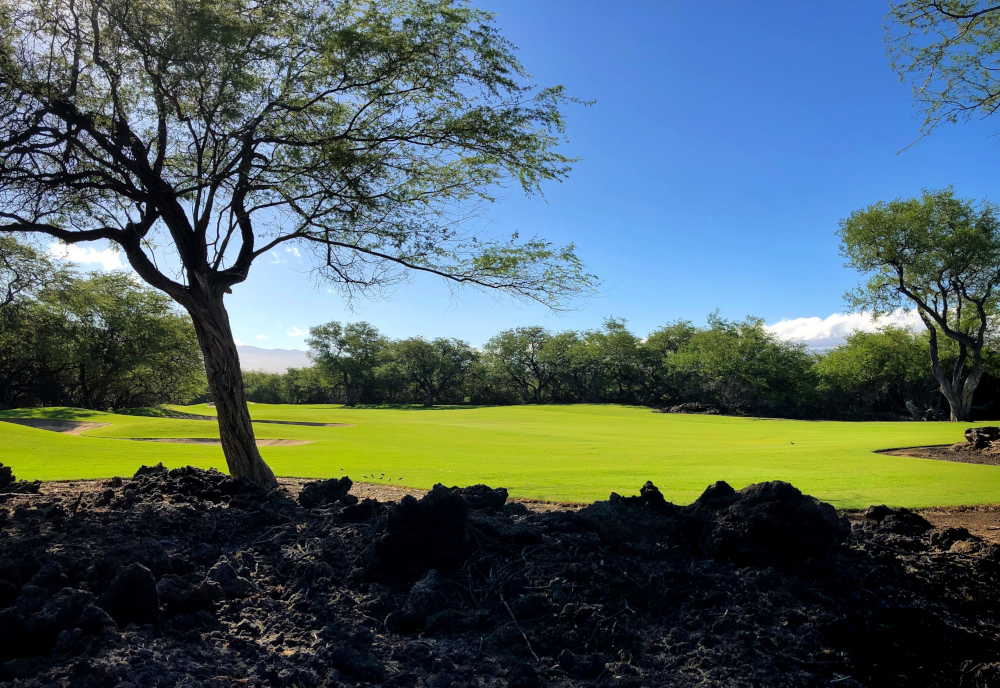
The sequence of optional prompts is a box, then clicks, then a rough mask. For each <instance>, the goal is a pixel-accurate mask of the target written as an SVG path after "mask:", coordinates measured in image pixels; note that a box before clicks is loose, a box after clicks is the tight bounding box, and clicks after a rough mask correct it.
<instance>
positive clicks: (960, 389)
mask: <svg viewBox="0 0 1000 688" xmlns="http://www.w3.org/2000/svg"><path fill="white" fill-rule="evenodd" d="M997 210H998V208H997V206H996V205H994V204H992V203H985V202H984V203H981V204H978V205H977V204H975V203H973V202H972V201H969V200H963V199H959V198H956V197H955V194H954V192H952V191H951V190H950V189H946V190H944V191H925V192H924V194H923V196H922V197H920V198H911V199H905V200H895V201H892V202H889V203H884V202H880V203H876V204H875V205H872V206H869V207H867V208H864V209H861V210H857V211H855V212H854V213H852V214H851V216H850V217H848V218H847V219H846V220H843V221H842V222H841V225H840V232H839V234H840V238H841V242H842V251H843V254H844V256H845V257H846V258H847V260H848V263H849V265H851V266H852V267H854V268H855V269H857V270H858V271H859V272H861V273H862V274H863V275H864V276H865V277H866V281H865V282H864V284H862V285H861V286H860V287H859V288H858V289H857V290H856V291H854V292H852V293H850V294H848V299H849V301H850V303H851V305H852V306H853V307H854V308H856V309H868V310H871V311H873V312H874V313H876V314H881V313H886V312H889V311H893V310H896V309H898V308H902V307H907V308H915V309H916V311H917V313H918V314H919V315H920V319H921V321H922V322H923V323H924V326H925V327H926V328H927V333H928V341H929V344H930V358H931V369H932V371H933V373H934V378H935V379H936V380H937V382H938V384H939V385H940V387H941V393H942V394H943V395H944V397H945V399H947V401H948V404H949V406H950V407H951V419H952V420H955V421H967V420H970V418H971V413H972V398H973V394H974V393H975V391H976V386H977V385H978V384H979V381H980V379H981V378H982V375H983V349H984V347H985V345H986V337H987V331H988V328H989V325H990V321H991V319H992V318H993V317H994V316H995V315H996V313H997V306H998V296H1000V219H998V218H997ZM942 335H943V336H944V337H948V338H949V339H952V340H954V341H955V343H956V344H957V347H958V354H957V356H956V357H955V359H954V364H953V365H952V366H951V369H950V370H948V371H946V370H945V369H944V366H943V365H942V360H941V351H940V349H941V348H942V345H941V342H940V341H939V337H941V336H942Z"/></svg>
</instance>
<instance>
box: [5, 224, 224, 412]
mask: <svg viewBox="0 0 1000 688" xmlns="http://www.w3.org/2000/svg"><path fill="white" fill-rule="evenodd" d="M0 238H2V237H0ZM39 264H42V265H45V263H44V262H41V263H39ZM204 386H205V369H204V366H203V365H202V360H201V353H200V351H199V348H198V342H197V338H196V337H195V333H194V328H193V327H192V326H191V321H190V319H189V318H188V317H187V316H186V315H181V314H179V313H178V312H177V311H176V310H175V309H174V308H173V306H172V302H171V300H170V299H169V298H168V297H167V296H165V295H163V294H161V293H159V292H157V291H154V290H152V289H148V288H144V287H141V286H140V285H138V284H136V283H135V282H134V281H133V280H132V279H131V278H130V277H129V276H127V275H125V274H122V273H108V274H99V273H94V274H91V275H89V276H87V277H80V276H78V275H76V274H75V273H72V272H70V271H63V272H56V271H50V272H49V273H48V274H47V275H46V276H45V278H44V279H41V280H40V281H39V282H38V283H37V287H36V288H34V289H28V290H22V291H20V292H18V295H17V297H16V298H15V299H14V300H13V301H12V302H11V303H10V304H8V305H7V306H6V307H5V308H3V309H0V405H4V406H11V405H21V406H23V405H34V404H49V405H51V404H67V405H74V406H81V407H85V408H91V409H107V408H127V407H132V406H149V405H155V404H159V403H164V402H168V401H174V402H176V401H189V400H191V399H193V398H195V397H197V396H198V395H199V394H200V393H201V392H202V390H203V389H204Z"/></svg>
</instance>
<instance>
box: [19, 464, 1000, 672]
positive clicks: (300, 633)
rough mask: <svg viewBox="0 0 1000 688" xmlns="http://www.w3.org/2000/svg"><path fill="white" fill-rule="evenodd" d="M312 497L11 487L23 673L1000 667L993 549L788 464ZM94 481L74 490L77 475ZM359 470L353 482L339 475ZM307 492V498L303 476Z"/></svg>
mask: <svg viewBox="0 0 1000 688" xmlns="http://www.w3.org/2000/svg"><path fill="white" fill-rule="evenodd" d="M355 487H356V486H354V485H350V481H349V480H346V479H340V480H336V481H324V482H322V483H319V484H317V485H316V486H315V487H311V488H310V489H309V491H308V494H309V496H308V497H307V498H306V499H305V500H304V501H305V502H306V503H308V504H309V505H310V508H304V507H303V506H302V505H301V504H299V503H297V502H296V501H295V500H293V499H292V498H291V497H290V496H289V495H288V494H287V493H286V492H284V491H280V490H276V491H273V492H263V491H261V490H260V489H258V488H256V487H255V486H253V485H252V484H250V483H247V482H245V481H242V480H234V479H232V478H229V477H228V476H226V475H223V474H220V473H217V472H214V471H201V470H197V469H192V468H182V469H176V470H172V471H168V470H167V469H165V468H163V467H152V468H144V469H142V470H140V471H139V472H137V474H136V476H135V478H133V479H131V480H122V479H120V478H118V479H113V480H109V481H106V482H104V483H103V484H97V485H95V484H93V483H92V484H90V485H89V486H86V485H81V484H77V485H76V486H75V487H74V488H73V489H65V490H64V491H62V492H59V493H58V494H51V493H48V492H47V491H46V490H43V491H42V493H41V494H39V495H30V496H15V497H10V498H8V500H7V501H6V502H3V503H0V682H9V684H10V685H18V686H49V685H62V686H80V687H82V688H87V687H90V686H95V687H96V686H109V687H110V686H127V687H129V688H135V687H139V686H142V687H145V686H166V685H170V686H210V687H216V686H217V687H219V688H222V687H227V688H228V687H231V686H234V685H235V686H250V687H258V686H260V687H263V686H289V687H290V686H299V687H301V688H316V687H318V686H342V685H350V686H356V685H380V686H426V687H428V688H431V687H435V686H456V687H457V686H484V687H494V686H495V687H496V688H500V687H501V686H521V687H531V686H535V687H537V686H601V687H604V686H608V687H610V686H634V687H639V686H678V687H679V686H685V687H686V686H691V685H705V686H826V685H829V686H849V687H852V688H856V687H858V686H872V687H874V686H887V687H890V688H891V687H894V686H949V687H951V686H959V685H961V686H978V687H980V688H982V687H985V686H991V685H995V683H993V682H994V681H995V680H996V678H997V677H998V676H1000V664H998V662H1000V660H998V657H1000V585H998V584H1000V547H998V546H996V545H992V544H990V543H986V542H984V541H982V540H980V539H979V538H977V537H975V536H974V535H971V534H970V533H968V532H967V531H965V530H963V529H962V528H957V527H956V528H934V527H932V525H931V523H929V522H928V521H927V520H925V519H924V518H922V517H921V516H920V515H919V514H914V513H912V512H907V511H905V510H893V509H889V508H886V507H875V508H873V509H870V510H869V511H868V512H866V513H865V514H864V515H858V516H856V522H855V523H854V525H853V527H851V528H850V530H848V528H847V525H846V523H845V521H844V519H843V518H842V517H840V516H839V515H838V514H836V512H834V511H833V510H832V509H831V508H830V507H829V506H828V505H824V504H822V503H820V502H817V501H816V500H814V499H812V498H811V497H808V496H807V495H803V494H801V493H800V492H799V491H798V490H796V489H795V488H794V487H792V486H791V485H788V484H787V483H763V484H760V485H755V486H751V487H749V488H745V489H743V490H740V491H734V490H732V488H730V487H729V486H728V485H725V484H724V483H718V484H716V485H714V486H712V487H711V488H709V490H707V491H706V493H705V494H704V495H703V496H702V497H701V498H700V499H699V500H698V501H696V502H695V503H694V504H692V505H689V506H686V507H679V506H676V505H673V504H670V503H668V502H666V501H665V500H664V499H663V497H662V495H661V494H660V493H659V491H658V490H657V489H656V487H655V486H653V485H652V484H651V483H647V484H646V485H645V486H643V488H642V490H641V491H640V495H639V496H637V497H620V496H617V495H614V496H613V497H612V499H610V500H608V501H606V502H597V503H595V504H593V505H590V506H588V507H586V508H584V509H582V510H580V511H578V512H570V511H551V512H546V513H536V512H531V511H529V510H528V509H527V508H526V507H525V506H524V505H522V504H517V503H509V502H506V500H505V497H506V495H505V493H504V492H503V491H502V490H491V489H490V488H486V487H483V486H476V487H474V488H467V489H464V490H459V489H450V488H445V487H443V486H438V487H436V488H435V489H434V490H433V491H431V492H430V493H429V494H428V495H427V496H425V497H423V498H421V499H415V498H413V497H407V498H404V499H403V500H402V501H400V502H398V503H392V502H390V503H385V502H379V501H376V500H373V499H370V498H369V499H364V500H362V501H360V502H356V503H355V500H352V499H345V495H348V494H349V493H350V492H353V491H354V488H355ZM77 488H79V491H77ZM345 488H349V492H345ZM300 498H301V495H300Z"/></svg>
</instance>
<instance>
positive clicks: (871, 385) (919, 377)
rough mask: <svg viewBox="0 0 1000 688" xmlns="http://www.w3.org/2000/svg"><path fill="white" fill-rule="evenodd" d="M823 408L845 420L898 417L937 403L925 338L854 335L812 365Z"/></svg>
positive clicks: (895, 330)
mask: <svg viewBox="0 0 1000 688" xmlns="http://www.w3.org/2000/svg"><path fill="white" fill-rule="evenodd" d="M816 373H817V375H818V377H819V392H820V394H821V395H822V396H823V403H824V406H825V407H826V408H828V409H832V410H840V411H843V412H844V413H845V415H847V416H855V417H856V416H858V415H861V416H864V415H868V414H877V413H892V412H895V413H900V412H901V411H902V409H904V408H905V405H906V402H907V401H912V402H914V403H915V404H916V405H917V406H918V407H919V408H921V409H925V408H928V407H930V406H933V405H935V403H936V402H937V400H938V393H937V383H936V382H935V380H934V376H933V375H932V374H931V366H930V354H929V352H928V345H927V337H926V335H920V334H916V333H914V332H912V331H910V330H907V329H904V328H900V327H886V328H883V329H881V330H879V331H877V332H855V333H854V334H852V335H850V336H849V337H848V338H847V343H846V344H843V345H842V346H839V347H837V348H835V349H833V350H832V351H830V352H828V353H827V354H826V355H824V356H822V357H820V359H819V360H818V361H817V363H816Z"/></svg>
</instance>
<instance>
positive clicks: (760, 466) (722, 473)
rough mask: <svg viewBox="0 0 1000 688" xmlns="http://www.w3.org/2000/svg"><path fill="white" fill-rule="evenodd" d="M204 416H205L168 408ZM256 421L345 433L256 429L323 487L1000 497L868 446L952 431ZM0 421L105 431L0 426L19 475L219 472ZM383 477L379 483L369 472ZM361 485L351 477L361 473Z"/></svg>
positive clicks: (977, 482)
mask: <svg viewBox="0 0 1000 688" xmlns="http://www.w3.org/2000/svg"><path fill="white" fill-rule="evenodd" d="M176 408H177V410H183V411H186V412H188V413H196V414H206V415H211V414H213V409H211V408H208V407H206V406H193V407H176ZM251 413H252V415H253V416H254V418H256V419H267V420H295V421H313V422H327V423H349V424H351V425H352V426H353V427H334V428H326V427H304V426H294V425H272V424H261V423H258V424H256V425H255V429H256V432H257V436H258V437H259V438H284V439H301V440H310V441H313V442H314V443H313V444H307V445H299V446H289V447H264V448H262V449H261V453H262V455H263V456H264V458H265V460H266V461H267V462H268V463H269V464H270V465H271V467H272V468H273V469H274V471H275V473H277V474H278V475H282V476H300V477H316V478H325V477H334V476H339V475H344V474H346V475H349V476H351V478H353V479H355V480H359V481H366V482H378V481H379V480H383V481H386V482H388V481H389V479H390V478H391V484H396V483H397V482H398V483H399V484H401V485H405V486H409V487H417V488H429V487H431V486H432V485H433V484H434V483H436V482H443V483H445V484H447V485H454V484H459V485H467V484H471V483H477V482H483V483H486V484H488V485H493V486H498V485H502V486H505V487H507V488H508V489H510V491H511V494H512V495H514V496H519V497H532V498H538V499H548V500H557V501H576V502H583V501H592V500H595V499H605V498H607V496H608V493H609V492H611V491H616V492H620V493H623V494H635V493H636V492H637V491H638V488H639V487H640V486H641V485H642V483H643V482H644V481H646V480H652V481H653V482H654V483H656V484H657V486H659V487H660V489H661V490H663V492H664V494H665V495H666V496H667V498H668V499H670V500H672V501H675V502H678V503H687V502H690V501H692V500H693V499H695V498H696V497H697V496H698V495H699V494H700V493H701V491H702V490H703V489H704V488H705V486H706V485H708V484H709V483H712V482H714V481H716V480H725V481H727V482H729V483H730V484H732V485H733V486H734V487H737V488H738V487H742V486H744V485H747V484H749V483H753V482H758V481H761V480H773V479H777V480H787V481H789V482H791V483H792V484H794V485H795V486H797V487H799V488H800V489H801V490H803V491H804V492H808V493H810V494H813V495H816V496H817V497H820V498H822V499H825V500H827V501H830V502H832V503H834V504H835V505H837V506H840V507H845V508H849V507H864V506H867V505H869V504H872V503H883V502H885V503H888V504H890V505H904V506H911V507H919V506H935V505H950V504H980V503H990V502H1000V467H996V466H978V465H969V464H960V463H951V462H944V461H931V460H925V459H911V458H904V457H898V456H884V455H880V454H873V453H872V450H874V449H884V448H889V447H905V446H918V445H927V444H946V443H952V442H957V441H959V440H961V439H962V431H963V430H964V428H965V426H964V425H960V424H954V423H837V422H807V421H788V420H768V419H754V418H727V417H712V416H684V415H670V414H655V413H650V412H649V410H648V409H645V408H633V407H623V406H588V405H579V406H514V407H500V408H441V409H429V410H424V409H348V408H344V407H341V406H271V405H264V404H256V405H253V406H251ZM3 416H7V417H10V416H19V417H37V418H68V419H74V420H84V421H94V422H105V423H111V425H110V426H108V427H102V428H96V429H93V430H89V431H87V432H85V433H84V434H83V435H80V436H70V435H62V434H58V433H54V432H48V431H44V430H36V429H32V428H27V427H22V426H17V425H13V424H10V423H0V462H2V463H5V464H8V465H10V466H13V468H14V472H15V473H16V474H17V475H18V476H19V477H21V478H30V479H34V478H40V479H43V480H53V479H72V478H88V477H110V476H113V475H125V476H128V475H131V474H132V473H133V472H134V471H135V469H136V468H138V466H140V465H141V464H144V463H145V464H150V463H156V462H158V461H162V462H163V463H165V464H167V465H168V466H180V465H185V464H191V465H194V466H201V467H209V466H215V467H217V468H220V469H224V468H225V460H224V459H223V456H222V450H221V449H219V448H218V447H208V446H196V445H183V444H165V443H152V442H129V441H126V440H121V439H110V438H128V437H218V430H217V428H216V426H215V423H214V422H213V421H197V420H177V419H171V418H155V417H143V416H129V415H112V414H106V413H99V412H93V411H84V410H80V409H30V410H26V409H21V410H16V411H7V412H3V413H0V417H3ZM383 474H384V475H383ZM366 475H367V476H374V477H373V478H367V479H366V478H365V476H366Z"/></svg>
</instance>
